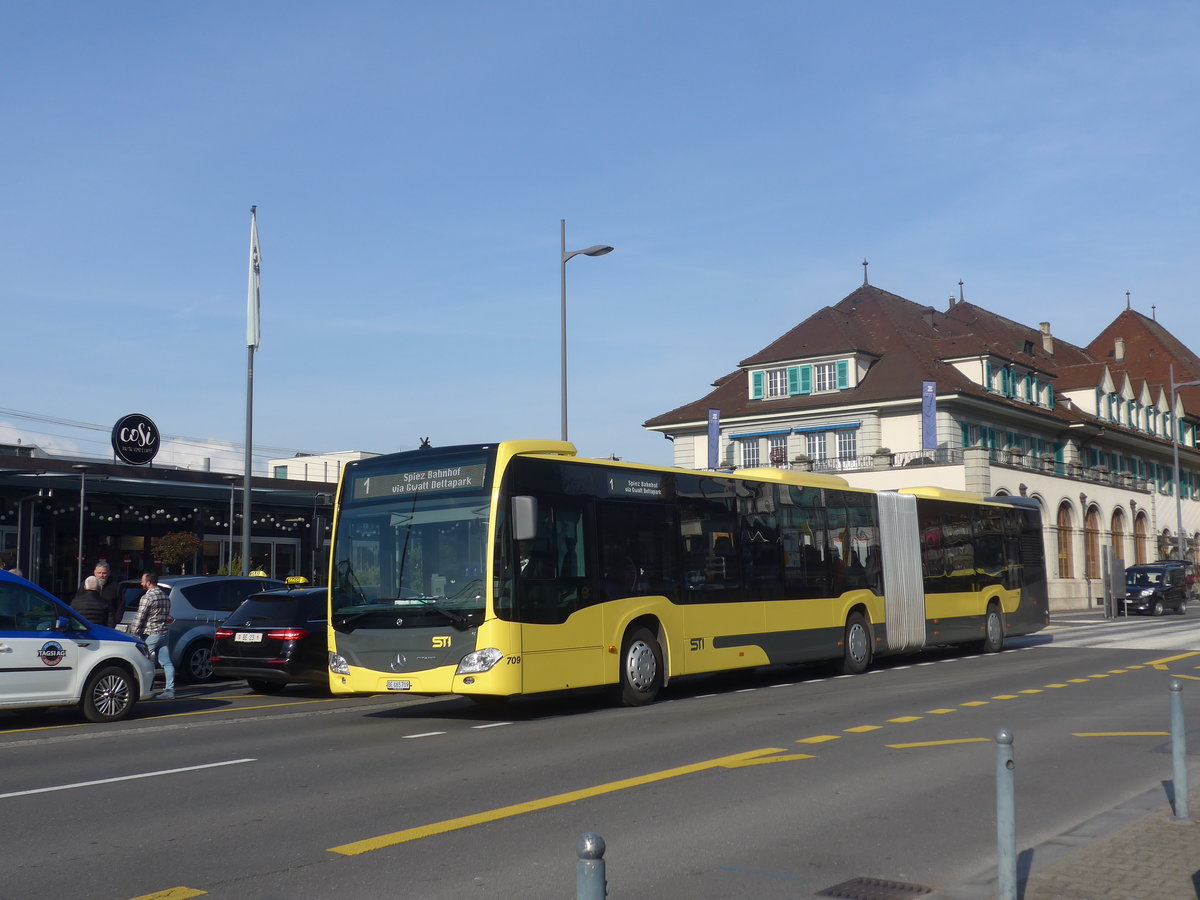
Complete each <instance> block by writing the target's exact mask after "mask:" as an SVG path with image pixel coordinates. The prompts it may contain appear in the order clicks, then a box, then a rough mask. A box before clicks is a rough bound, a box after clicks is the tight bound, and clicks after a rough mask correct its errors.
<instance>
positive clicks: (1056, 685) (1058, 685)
mask: <svg viewBox="0 0 1200 900" xmlns="http://www.w3.org/2000/svg"><path fill="white" fill-rule="evenodd" d="M1046 687H1048V688H1064V687H1066V685H1065V684H1048V685H1046Z"/></svg>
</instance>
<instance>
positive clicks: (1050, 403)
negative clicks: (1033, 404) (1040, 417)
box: [1046, 384, 1054, 409]
mask: <svg viewBox="0 0 1200 900" xmlns="http://www.w3.org/2000/svg"><path fill="white" fill-rule="evenodd" d="M1046 409H1054V385H1052V384H1048V385H1046Z"/></svg>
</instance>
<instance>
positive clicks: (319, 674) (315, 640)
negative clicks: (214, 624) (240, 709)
mask: <svg viewBox="0 0 1200 900" xmlns="http://www.w3.org/2000/svg"><path fill="white" fill-rule="evenodd" d="M325 591H326V589H325V588H301V589H298V590H279V591H264V592H262V593H261V594H255V595H254V596H252V597H249V598H247V599H246V600H245V601H244V602H243V603H242V605H241V606H239V607H238V608H237V609H236V610H234V611H233V614H232V615H230V617H229V618H228V619H226V620H225V621H224V622H223V623H222V624H221V626H220V627H219V628H217V633H216V637H215V639H214V641H213V648H212V665H213V674H214V675H215V676H217V677H218V678H245V679H246V682H247V684H249V685H250V690H252V691H255V692H256V693H259V694H277V693H279V691H282V690H283V689H284V688H285V687H287V686H288V685H289V684H316V685H321V686H323V687H328V686H329V674H328V672H329V653H328V650H327V643H328V642H327V640H326V635H325V624H326V621H327V615H326V607H325V603H326V599H325V598H326V592H325Z"/></svg>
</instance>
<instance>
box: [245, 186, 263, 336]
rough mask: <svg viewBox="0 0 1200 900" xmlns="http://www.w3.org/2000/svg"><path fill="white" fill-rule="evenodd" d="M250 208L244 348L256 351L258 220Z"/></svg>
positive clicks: (257, 329) (259, 333)
mask: <svg viewBox="0 0 1200 900" xmlns="http://www.w3.org/2000/svg"><path fill="white" fill-rule="evenodd" d="M256 209H258V207H256V206H252V207H250V283H249V285H248V287H247V288H246V346H247V347H253V348H254V349H255V350H257V349H258V345H259V342H260V341H261V339H262V334H261V332H260V329H259V323H258V266H259V255H258V220H257V218H256V214H255V210H256Z"/></svg>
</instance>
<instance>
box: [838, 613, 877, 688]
mask: <svg viewBox="0 0 1200 900" xmlns="http://www.w3.org/2000/svg"><path fill="white" fill-rule="evenodd" d="M870 665H871V628H870V626H869V625H868V624H867V619H866V616H864V615H863V614H862V613H860V612H852V613H850V615H849V617H848V618H847V619H846V634H845V636H844V638H843V640H842V666H841V668H842V674H843V675H861V674H862V673H863V672H865V671H867V668H868V667H869V666H870Z"/></svg>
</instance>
